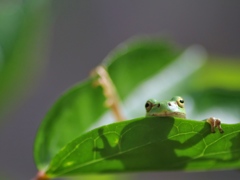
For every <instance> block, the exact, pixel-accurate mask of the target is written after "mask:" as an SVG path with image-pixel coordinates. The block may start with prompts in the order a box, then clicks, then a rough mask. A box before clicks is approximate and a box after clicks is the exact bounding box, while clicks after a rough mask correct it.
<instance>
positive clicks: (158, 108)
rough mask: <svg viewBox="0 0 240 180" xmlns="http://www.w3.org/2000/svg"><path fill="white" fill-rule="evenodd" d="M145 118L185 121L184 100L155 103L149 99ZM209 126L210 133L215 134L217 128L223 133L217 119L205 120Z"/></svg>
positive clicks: (178, 97) (176, 97)
mask: <svg viewBox="0 0 240 180" xmlns="http://www.w3.org/2000/svg"><path fill="white" fill-rule="evenodd" d="M145 108H146V116H160V117H166V116H168V117H178V118H183V119H186V111H185V107H184V100H183V98H181V97H180V96H174V97H173V98H172V99H171V100H170V101H169V100H168V101H167V100H165V101H160V102H159V101H157V100H156V99H149V100H148V101H147V102H146V104H145ZM204 121H206V122H207V123H209V124H210V126H211V132H213V133H215V128H216V127H217V128H218V130H219V131H220V133H223V132H224V131H223V129H222V128H221V121H220V119H218V118H215V117H210V118H208V119H206V120H204Z"/></svg>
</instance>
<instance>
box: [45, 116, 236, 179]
mask: <svg viewBox="0 0 240 180" xmlns="http://www.w3.org/2000/svg"><path fill="white" fill-rule="evenodd" d="M222 127H223V129H224V131H225V132H224V133H223V134H220V133H219V132H218V131H217V132H216V133H215V134H214V133H210V125H209V124H208V123H206V122H203V121H192V120H183V119H173V118H159V117H152V118H139V119H135V120H129V121H125V122H121V123H114V124H111V125H107V126H103V127H101V128H97V129H95V130H93V131H90V132H88V133H86V134H84V135H82V136H81V137H79V138H77V139H75V140H74V141H72V142H71V143H69V144H68V145H67V146H65V147H64V148H63V149H61V151H60V152H59V153H58V154H57V155H56V156H55V157H54V159H53V160H52V162H51V164H50V166H49V168H48V170H47V174H48V175H49V176H65V175H74V174H81V173H96V172H112V173H114V172H127V171H148V170H149V171H154V170H155V171H156V170H213V169H229V168H239V167H240V161H239V159H240V155H239V152H240V144H239V141H240V124H237V125H226V124H224V125H222Z"/></svg>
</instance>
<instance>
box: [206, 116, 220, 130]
mask: <svg viewBox="0 0 240 180" xmlns="http://www.w3.org/2000/svg"><path fill="white" fill-rule="evenodd" d="M206 121H207V122H208V123H209V124H210V125H211V132H212V133H215V128H216V127H217V128H218V130H219V132H220V133H224V131H223V129H222V127H221V121H220V119H218V118H215V117H210V118H208V119H207V120H206Z"/></svg>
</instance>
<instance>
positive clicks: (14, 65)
mask: <svg viewBox="0 0 240 180" xmlns="http://www.w3.org/2000/svg"><path fill="white" fill-rule="evenodd" d="M48 7H49V2H48V1H46V0H35V1H30V0H26V1H16V2H14V3H13V2H10V1H3V2H0V99H1V101H0V117H1V120H2V119H3V115H4V114H5V113H6V111H10V110H8V108H9V107H11V110H12V106H13V105H14V104H16V100H17V99H18V98H19V97H21V98H22V96H23V94H24V92H25V91H26V89H28V86H27V85H29V84H30V82H34V80H36V77H37V76H36V75H38V74H39V72H40V71H41V67H42V66H43V64H44V62H45V61H44V59H45V57H44V55H43V54H44V53H43V52H44V50H45V47H46V45H45V42H44V40H46V39H44V38H46V35H47V29H48V28H47V22H48V19H47V17H48ZM34 77H35V79H34ZM31 86H32V84H31ZM29 89H30V88H29ZM28 93H29V92H28ZM12 101H13V102H14V103H13V102H12ZM9 109H10V108H9Z"/></svg>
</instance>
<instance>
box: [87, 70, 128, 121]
mask: <svg viewBox="0 0 240 180" xmlns="http://www.w3.org/2000/svg"><path fill="white" fill-rule="evenodd" d="M91 75H92V76H96V75H97V76H98V78H97V80H96V81H95V82H94V85H95V86H96V85H98V86H101V87H102V88H103V94H104V96H105V97H106V101H105V105H106V107H108V108H110V109H111V110H112V112H113V114H114V116H115V119H116V120H117V121H122V120H124V119H125V118H124V116H123V115H122V113H121V110H120V105H119V97H118V94H117V91H116V88H115V86H114V84H113V82H112V80H111V78H110V76H109V74H108V72H107V71H106V69H105V68H104V67H103V66H97V67H96V68H95V69H94V70H93V71H92V73H91Z"/></svg>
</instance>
